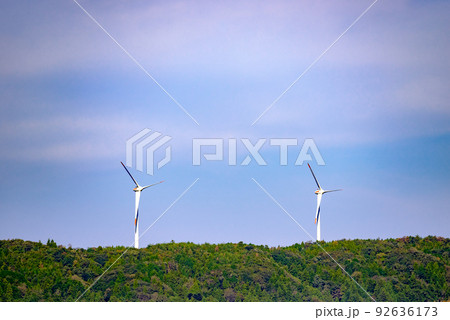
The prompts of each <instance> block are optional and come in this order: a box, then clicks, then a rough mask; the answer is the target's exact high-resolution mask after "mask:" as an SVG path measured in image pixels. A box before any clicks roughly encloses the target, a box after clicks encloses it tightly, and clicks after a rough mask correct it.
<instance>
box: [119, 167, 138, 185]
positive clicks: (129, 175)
mask: <svg viewBox="0 0 450 320" xmlns="http://www.w3.org/2000/svg"><path fill="white" fill-rule="evenodd" d="M120 163H121V164H122V166H123V167H124V168H125V170H127V172H128V175H129V176H130V177H131V180H133V182H134V183H135V184H136V187H139V184H138V183H137V182H136V180H134V178H133V176H132V175H131V173H130V171H128V169H127V167H125V165H124V164H123V162H122V161H120Z"/></svg>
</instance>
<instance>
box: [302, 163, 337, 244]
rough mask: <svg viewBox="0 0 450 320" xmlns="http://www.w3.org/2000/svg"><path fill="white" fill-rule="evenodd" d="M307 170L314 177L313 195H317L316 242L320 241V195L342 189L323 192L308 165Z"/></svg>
mask: <svg viewBox="0 0 450 320" xmlns="http://www.w3.org/2000/svg"><path fill="white" fill-rule="evenodd" d="M308 167H309V170H311V173H312V175H313V177H314V180H315V181H316V184H317V187H318V188H319V189H317V190H316V191H315V192H314V193H315V194H317V209H316V220H315V221H314V223H315V224H317V241H320V201H322V195H323V194H324V193H328V192H334V191H341V190H342V189H336V190H323V189H322V187H321V186H320V184H319V181H317V178H316V176H315V175H314V172H313V170H312V169H311V166H310V165H309V163H308Z"/></svg>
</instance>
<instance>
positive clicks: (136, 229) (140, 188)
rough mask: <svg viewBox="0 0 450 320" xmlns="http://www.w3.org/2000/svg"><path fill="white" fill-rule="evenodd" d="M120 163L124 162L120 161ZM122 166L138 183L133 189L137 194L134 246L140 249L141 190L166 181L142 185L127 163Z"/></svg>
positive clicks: (135, 182)
mask: <svg viewBox="0 0 450 320" xmlns="http://www.w3.org/2000/svg"><path fill="white" fill-rule="evenodd" d="M120 163H122V162H120ZM122 166H123V167H124V168H125V170H127V173H128V174H129V176H130V177H131V179H132V180H133V182H134V184H135V185H136V187H135V188H134V189H133V191H134V192H135V196H136V201H135V210H134V247H135V248H136V249H139V199H140V198H141V192H142V190H144V189H147V188H148V187H152V186H155V185H157V184H160V183H162V182H164V181H160V182H158V183H154V184H151V185H149V186H145V187H141V186H140V185H139V184H138V183H137V181H136V180H135V179H134V178H133V176H132V175H131V173H130V171H128V169H127V167H125V165H124V164H123V163H122Z"/></svg>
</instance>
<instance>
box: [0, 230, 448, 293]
mask: <svg viewBox="0 0 450 320" xmlns="http://www.w3.org/2000/svg"><path fill="white" fill-rule="evenodd" d="M320 245H321V246H322V247H323V248H324V249H325V250H326V251H327V252H328V253H329V254H330V255H331V256H332V257H333V258H334V259H335V260H336V261H337V262H338V263H339V264H340V265H341V266H342V267H343V268H344V269H345V270H346V271H347V272H348V274H349V275H351V277H349V275H347V274H345V273H344V272H343V271H342V270H341V269H340V268H339V266H338V265H337V264H336V263H335V262H334V261H333V260H332V259H331V258H330V257H329V256H328V255H327V254H326V253H325V252H324V251H323V250H322V249H321V248H320V247H319V246H318V245H317V244H315V243H309V242H306V243H299V244H295V245H292V246H289V247H278V248H269V247H268V246H261V245H254V244H244V243H242V242H240V243H237V244H235V243H224V244H208V243H205V244H194V243H174V242H171V243H164V244H156V245H150V246H148V247H147V248H143V249H134V248H130V249H129V250H128V251H127V252H126V254H124V255H123V256H122V257H121V258H120V259H118V260H117V262H116V263H115V264H114V266H112V267H111V268H110V269H109V270H108V272H106V273H105V274H104V275H103V277H101V278H100V279H99V280H98V282H97V283H95V285H94V286H93V287H92V288H91V289H90V290H89V291H87V293H86V294H85V295H84V296H83V297H82V298H81V299H80V300H81V301H230V302H231V301H371V298H370V297H369V296H368V295H367V294H366V293H365V292H364V290H366V291H367V293H368V294H370V295H371V296H372V297H373V298H375V299H376V300H377V301H448V300H449V297H450V285H449V283H450V263H449V260H450V239H446V238H441V237H431V236H430V237H426V238H420V237H418V236H417V237H404V238H399V239H387V240H340V241H332V242H321V243H320ZM125 250H126V248H125V247H107V248H102V247H98V248H89V249H72V248H66V247H64V246H61V245H59V246H58V245H57V244H56V243H55V242H54V241H53V240H49V241H48V242H47V244H46V245H44V244H42V243H40V242H30V241H23V240H1V241H0V301H75V300H76V299H77V298H78V297H79V296H80V295H81V294H82V293H83V292H84V291H85V290H86V289H87V288H88V287H89V285H90V284H92V283H93V282H94V281H95V280H96V279H97V278H98V277H99V276H100V275H101V274H102V273H103V272H104V271H105V270H106V269H107V268H109V267H110V266H111V264H112V263H114V261H115V260H116V259H117V258H118V257H119V256H120V255H121V254H122V253H123V252H124V251H125ZM352 278H353V279H354V280H355V281H356V282H355V281H353V280H352ZM358 284H359V285H360V286H361V287H362V288H363V289H362V288H361V287H360V286H359V285H358Z"/></svg>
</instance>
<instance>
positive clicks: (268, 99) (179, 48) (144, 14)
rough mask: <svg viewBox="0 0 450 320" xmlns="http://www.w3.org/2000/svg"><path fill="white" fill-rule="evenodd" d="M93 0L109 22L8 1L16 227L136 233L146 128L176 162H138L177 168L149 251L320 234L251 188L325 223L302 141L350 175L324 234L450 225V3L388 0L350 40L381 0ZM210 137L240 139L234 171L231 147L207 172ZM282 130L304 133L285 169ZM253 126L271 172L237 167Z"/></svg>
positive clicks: (81, 237) (12, 227) (166, 174)
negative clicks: (197, 147)
mask: <svg viewBox="0 0 450 320" xmlns="http://www.w3.org/2000/svg"><path fill="white" fill-rule="evenodd" d="M78 2H79V4H80V5H81V6H82V7H83V8H84V9H85V10H86V11H87V12H89V14H90V15H91V16H92V17H93V18H94V19H96V20H97V22H98V23H99V24H100V25H101V26H102V28H103V29H104V30H102V29H101V28H100V27H99V26H98V25H97V24H96V23H95V22H94V21H93V20H92V19H91V18H90V17H89V16H88V15H87V14H86V13H85V12H84V11H83V10H82V9H81V8H80V7H79V6H78V5H77V4H76V3H75V2H74V1H73V0H64V1H61V0H58V1H56V0H53V1H50V0H43V1H32V2H31V1H23V0H7V1H2V2H1V4H0V40H1V42H2V49H1V50H0V99H1V100H0V101H1V103H0V158H1V159H2V166H0V177H1V179H0V222H1V223H0V239H15V238H21V239H25V240H32V241H39V240H40V241H42V242H46V241H47V239H49V238H50V239H54V240H55V241H56V242H57V243H58V244H63V245H69V244H70V245H72V246H73V247H97V246H118V245H124V246H128V245H131V244H133V240H134V234H133V232H134V226H133V223H134V192H133V191H132V189H133V187H134V186H133V183H132V181H131V180H130V178H129V177H128V176H127V174H126V172H125V170H123V168H122V166H121V165H120V161H124V162H125V160H126V153H125V145H126V141H127V140H128V139H129V138H131V137H132V136H134V135H135V134H136V133H138V132H140V131H141V130H143V129H144V128H149V129H151V130H154V131H158V132H160V133H162V134H163V135H168V136H170V137H172V140H171V141H170V142H169V144H170V146H171V150H172V154H171V156H172V157H171V161H170V162H169V163H168V164H167V165H165V166H164V167H162V168H160V169H159V170H155V172H154V174H153V175H149V174H146V173H145V172H140V171H138V170H136V167H135V166H134V167H131V168H129V170H130V172H131V173H132V174H133V175H134V176H135V178H136V179H137V180H138V181H139V183H140V184H142V185H146V184H151V183H154V182H157V181H160V180H165V182H164V183H163V184H161V185H158V186H155V187H154V188H150V189H147V190H145V191H144V192H143V193H142V197H141V208H140V228H141V232H142V231H144V230H146V229H147V228H148V227H149V226H150V225H152V223H153V222H154V221H155V220H156V219H157V218H158V217H159V216H160V215H161V214H163V213H164V212H165V213H164V215H163V216H162V217H161V218H160V219H159V220H158V221H157V222H156V223H155V224H154V225H153V227H151V228H150V229H149V230H148V232H147V233H145V234H144V235H143V236H142V238H141V240H140V243H141V246H146V245H148V244H154V243H162V242H169V241H171V240H174V241H176V242H187V241H190V242H194V243H205V242H208V243H224V242H239V241H243V242H246V243H254V244H265V245H269V246H278V245H281V246H287V245H291V244H294V243H299V242H305V241H309V240H311V237H310V236H309V235H308V234H307V233H305V232H304V231H303V230H302V229H301V228H299V226H298V225H297V224H295V223H294V222H293V221H292V219H291V218H290V217H289V216H288V215H287V214H286V213H285V212H284V211H283V210H282V209H281V208H280V207H279V206H278V205H277V204H276V203H274V201H273V200H272V199H271V198H270V197H269V196H268V195H267V194H266V193H265V192H264V191H263V190H262V189H261V188H260V187H259V186H258V184H256V183H255V181H257V182H258V183H259V184H260V185H261V186H263V188H264V189H265V190H266V191H267V192H268V193H269V194H270V195H271V196H272V197H273V199H276V201H277V202H278V203H279V204H280V205H281V206H282V207H283V208H284V209H285V210H286V212H288V213H289V214H290V215H291V216H292V217H293V218H294V219H295V220H296V221H297V222H298V223H299V224H300V225H301V226H302V227H303V228H304V229H305V230H306V231H307V232H308V233H309V234H310V235H311V236H312V237H315V233H316V230H315V225H314V217H315V208H316V196H315V194H314V191H315V190H316V185H315V183H314V180H313V178H312V176H311V173H310V172H309V169H308V167H307V166H306V162H304V163H303V165H295V164H294V163H295V160H296V158H297V156H298V154H299V152H300V149H301V145H302V144H303V142H304V141H305V139H313V141H314V142H315V145H316V146H317V148H318V149H319V151H320V153H321V155H322V157H323V160H324V162H325V165H324V166H321V165H318V163H317V161H316V159H315V158H314V157H312V160H311V161H310V163H311V166H312V167H313V169H314V171H315V174H316V176H317V178H318V179H319V182H320V183H321V185H322V186H323V187H324V188H328V189H336V188H342V189H343V191H341V192H336V193H331V194H326V195H325V196H324V199H323V202H322V207H321V219H322V220H321V221H322V222H321V224H322V237H323V239H324V240H326V241H332V240H340V239H344V238H345V239H357V238H358V239H369V238H370V239H376V238H381V239H384V238H398V237H403V236H408V235H412V236H415V235H419V236H428V235H435V236H443V237H450V229H449V227H448V226H449V225H450V218H449V213H450V212H449V208H450V200H449V199H450V198H449V196H448V195H449V193H450V179H449V178H450V171H449V170H448V169H449V165H448V164H449V163H450V148H449V147H450V105H449V101H450V91H449V90H448V89H449V71H450V62H449V60H448V52H450V39H449V37H448V30H449V27H450V21H449V20H448V12H449V10H450V3H449V2H448V1H439V0H436V1H425V2H424V1H406V0H398V1H383V0H380V1H378V2H376V3H375V4H374V5H373V6H372V7H371V8H370V9H369V10H368V11H367V13H366V14H365V15H364V16H363V17H361V19H360V20H359V21H357V23H356V24H354V25H353V26H352V28H350V29H349V30H348V31H347V32H346V33H345V34H344V35H343V36H342V37H340V35H341V34H342V33H343V32H344V31H345V30H346V29H347V28H348V27H349V26H350V25H351V24H352V23H353V22H354V21H355V20H356V19H357V18H358V17H359V16H360V15H361V13H363V12H364V11H365V10H366V9H367V8H368V7H369V6H370V5H371V4H372V2H373V1H277V2H274V1H245V2H243V1H119V0H113V1H92V0H79V1H78ZM105 31H106V32H108V33H109V35H110V36H111V37H113V38H114V39H115V41H117V43H116V42H115V41H113V40H112V39H111V37H109V36H108V35H107V34H106V32H105ZM338 37H340V38H339V40H338V41H337V42H336V43H335V44H334V45H333V46H332V47H331V48H329V46H330V45H331V44H333V42H334V41H335V40H336V39H338ZM118 44H120V46H119V45H118ZM327 48H329V50H328V51H326V49H327ZM123 49H124V50H125V51H126V52H124V50H123ZM325 51H326V52H325ZM324 52H325V54H323V53H324ZM322 54H323V55H322ZM321 55H322V56H321ZM319 57H321V58H320V59H319V60H316V59H317V58H319ZM133 59H134V60H133ZM315 61H316V62H315ZM314 62H315V63H314ZM138 64H139V65H138ZM311 64H313V65H311ZM310 66H311V68H309V67H310ZM308 68H309V69H308ZM144 70H146V72H144ZM305 70H308V71H307V72H306V73H305V74H304V75H303V76H302V77H301V78H300V79H299V80H298V81H297V82H295V84H294V85H292V87H290V86H291V84H293V83H294V81H295V80H296V79H298V78H299V76H300V75H301V74H302V73H303V72H304V71H305ZM147 73H148V74H147ZM149 75H150V76H151V77H153V79H152V78H151V77H150V76H149ZM156 81H157V82H158V83H159V85H160V86H161V87H162V88H164V90H166V92H167V93H169V94H170V96H169V95H168V94H167V93H166V92H164V91H163V89H162V88H161V87H160V86H158V84H157V83H156ZM289 87H290V89H289V90H288V91H287V92H286V93H285V94H283V95H282V96H281V98H280V99H278V100H277V101H276V103H274V104H273V105H272V103H273V102H274V101H275V100H276V99H277V98H278V97H280V95H281V94H282V93H283V92H284V91H285V90H286V89H287V88H289ZM171 97H172V98H173V99H172V98H171ZM174 100H176V101H177V102H178V104H179V105H178V104H177V103H175V101H174ZM270 105H272V107H271V108H270V109H269V110H268V111H267V112H266V113H265V114H264V115H263V116H262V117H260V118H259V120H258V121H257V122H256V123H254V124H253V125H252V123H253V122H254V121H255V120H256V119H257V118H258V117H259V116H260V115H261V113H262V112H263V111H264V110H265V109H266V108H267V107H269V106H270ZM180 106H182V107H183V108H184V109H185V110H187V111H188V113H189V114H190V115H191V116H192V118H194V119H195V121H196V122H197V123H198V124H197V123H196V122H195V121H193V119H192V118H191V117H190V116H188V115H187V114H186V113H185V112H184V111H183V110H182V108H180ZM194 138H220V139H224V144H225V146H227V145H228V141H229V139H236V141H237V165H235V166H230V165H228V162H227V157H228V151H229V150H228V147H225V153H224V154H225V160H223V161H208V160H206V159H205V158H202V161H201V165H199V166H193V165H192V144H193V142H192V141H193V139H194ZM274 138H290V139H297V140H298V141H299V145H298V146H292V147H289V149H288V164H287V165H285V166H283V165H280V162H279V157H280V154H279V148H278V147H276V146H270V144H269V141H270V139H274ZM241 139H249V140H250V141H251V142H252V144H255V143H256V142H257V141H258V139H267V140H266V143H265V145H264V146H263V147H262V148H261V152H260V153H261V155H262V156H263V158H264V159H265V160H266V162H267V165H266V166H259V165H258V164H257V163H256V162H255V160H254V159H252V160H251V162H250V163H249V164H248V165H247V166H244V165H241V163H242V161H243V160H244V158H245V157H246V156H247V155H249V152H248V151H247V150H246V148H245V146H244V145H243V143H242V141H241ZM202 150H203V151H204V152H205V153H208V152H211V151H213V150H211V148H209V149H208V148H205V149H202ZM163 153H164V150H157V152H156V153H155V156H156V157H157V158H158V157H159V158H161V157H163V156H164V154H163ZM197 179H198V180H197ZM195 181H196V182H195ZM194 182H195V183H194ZM193 183H194V185H192V187H191V188H189V190H187V191H186V189H187V188H188V187H189V186H191V184H193ZM182 194H183V196H182V197H181V198H179V196H180V195H182ZM178 198H179V199H178ZM177 199H178V200H177ZM176 200H177V201H176ZM174 201H175V203H174ZM167 208H170V209H169V210H167V211H166V209H167Z"/></svg>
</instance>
